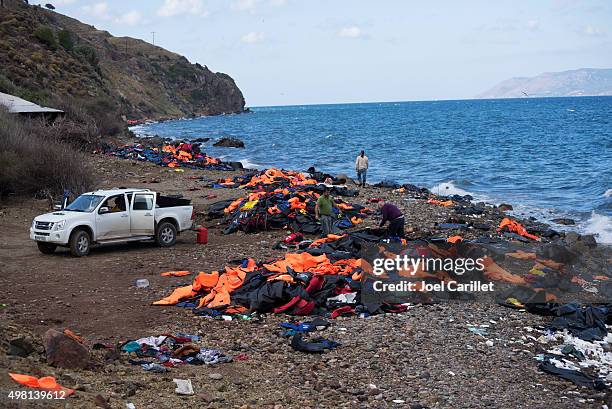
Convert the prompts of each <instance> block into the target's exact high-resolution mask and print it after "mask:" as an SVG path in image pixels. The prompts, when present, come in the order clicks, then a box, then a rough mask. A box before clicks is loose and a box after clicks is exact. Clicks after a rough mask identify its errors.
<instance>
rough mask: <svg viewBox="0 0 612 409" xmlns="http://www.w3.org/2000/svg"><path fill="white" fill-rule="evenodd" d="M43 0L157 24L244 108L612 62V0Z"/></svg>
mask: <svg viewBox="0 0 612 409" xmlns="http://www.w3.org/2000/svg"><path fill="white" fill-rule="evenodd" d="M49 2H51V3H52V4H53V5H54V6H55V7H56V11H58V12H60V13H63V14H67V15H69V16H71V17H75V18H78V19H79V20H81V21H83V22H85V23H88V24H92V25H94V26H96V27H97V28H99V29H104V30H107V31H109V32H110V33H111V34H113V35H116V36H126V35H127V36H130V37H136V38H140V39H143V40H145V41H148V42H152V41H153V34H152V32H155V34H154V35H155V44H156V45H159V46H161V47H164V48H166V49H168V50H170V51H173V52H176V53H179V54H182V55H184V56H185V57H187V58H188V59H189V60H190V61H191V62H194V63H195V62H198V63H200V64H202V65H206V66H208V67H209V68H210V69H211V70H213V71H215V72H224V73H227V74H229V75H231V76H232V77H233V78H234V80H235V81H236V83H237V84H238V86H239V87H240V89H241V90H242V92H243V94H244V96H245V99H246V103H247V106H266V105H294V104H316V103H343V102H373V101H412V100H435V99H464V98H472V97H474V96H475V95H477V94H479V93H481V92H483V91H485V90H487V89H489V88H491V87H492V86H494V85H495V84H497V83H498V82H500V81H503V80H505V79H508V78H512V77H522V76H534V75H537V74H540V73H542V72H552V71H564V70H570V69H576V68H612V24H610V23H612V1H610V0H593V1H587V0H584V1H580V0H529V1H528V0H512V1H506V0H495V1H489V0H487V1H485V0H482V1H476V0H465V1H451V0H449V1H442V0H440V1H435V0H431V1H425V0H423V1H410V0H397V1H394V0H379V1H374V0H369V1H361V0H328V1H319V0H302V1H298V0H132V1H124V0H55V1H53V0H49ZM30 3H31V4H36V3H37V2H35V1H30ZM44 3H47V2H46V1H45V2H44Z"/></svg>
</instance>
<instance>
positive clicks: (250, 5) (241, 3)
mask: <svg viewBox="0 0 612 409" xmlns="http://www.w3.org/2000/svg"><path fill="white" fill-rule="evenodd" d="M256 4H257V0H238V1H236V2H234V3H232V10H236V11H249V12H253V11H254V10H255V5H256Z"/></svg>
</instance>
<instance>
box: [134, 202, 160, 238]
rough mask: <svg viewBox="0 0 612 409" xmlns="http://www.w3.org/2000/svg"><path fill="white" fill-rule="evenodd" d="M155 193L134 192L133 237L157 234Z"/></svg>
mask: <svg viewBox="0 0 612 409" xmlns="http://www.w3.org/2000/svg"><path fill="white" fill-rule="evenodd" d="M154 207H155V193H152V192H150V193H149V192H147V193H137V192H134V197H133V199H132V207H131V212H130V213H131V217H130V230H131V234H132V236H152V235H153V234H155V217H154V214H155V208H154Z"/></svg>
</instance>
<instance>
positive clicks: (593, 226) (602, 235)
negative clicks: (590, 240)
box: [584, 212, 612, 244]
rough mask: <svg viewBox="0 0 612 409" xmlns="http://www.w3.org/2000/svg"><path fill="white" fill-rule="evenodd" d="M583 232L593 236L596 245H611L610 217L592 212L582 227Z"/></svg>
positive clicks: (611, 229) (611, 218)
mask: <svg viewBox="0 0 612 409" xmlns="http://www.w3.org/2000/svg"><path fill="white" fill-rule="evenodd" d="M584 232H585V233H588V234H593V235H595V239H596V240H597V242H598V243H604V244H612V217H610V216H605V215H603V214H599V213H596V212H592V213H591V218H590V219H589V220H587V221H586V223H585V225H584Z"/></svg>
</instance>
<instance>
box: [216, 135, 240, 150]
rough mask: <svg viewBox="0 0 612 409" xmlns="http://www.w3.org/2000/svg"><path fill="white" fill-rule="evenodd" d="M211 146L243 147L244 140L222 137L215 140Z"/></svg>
mask: <svg viewBox="0 0 612 409" xmlns="http://www.w3.org/2000/svg"><path fill="white" fill-rule="evenodd" d="M213 146H221V147H225V148H244V142H242V141H241V140H240V139H238V138H228V137H223V138H221V139H219V140H218V141H217V142H215V143H214V144H213Z"/></svg>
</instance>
